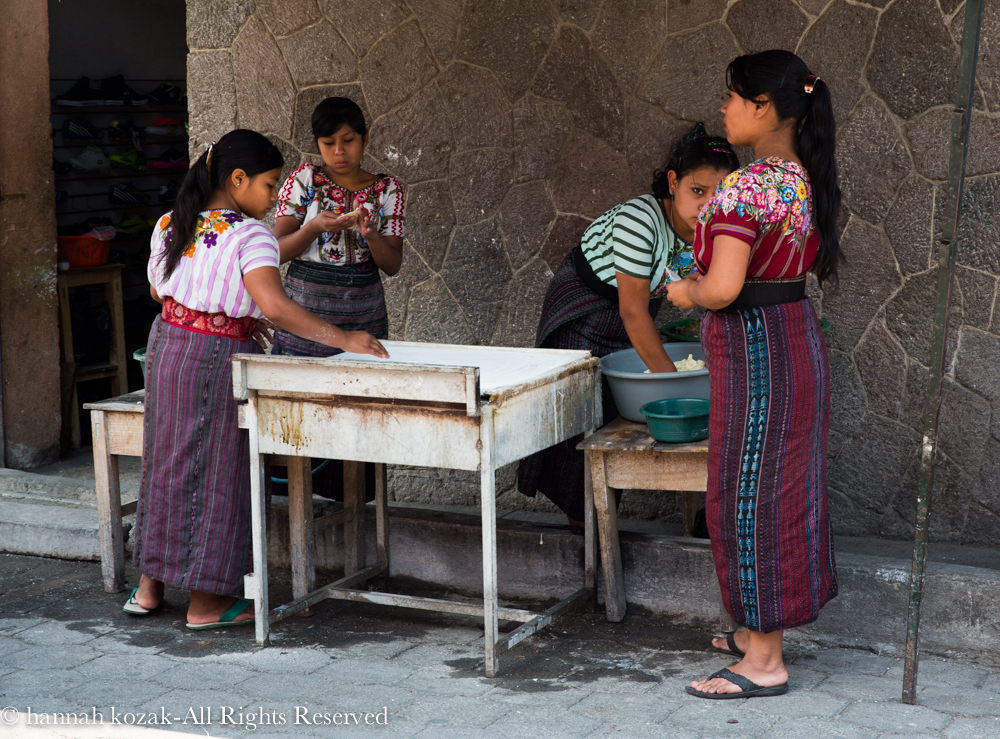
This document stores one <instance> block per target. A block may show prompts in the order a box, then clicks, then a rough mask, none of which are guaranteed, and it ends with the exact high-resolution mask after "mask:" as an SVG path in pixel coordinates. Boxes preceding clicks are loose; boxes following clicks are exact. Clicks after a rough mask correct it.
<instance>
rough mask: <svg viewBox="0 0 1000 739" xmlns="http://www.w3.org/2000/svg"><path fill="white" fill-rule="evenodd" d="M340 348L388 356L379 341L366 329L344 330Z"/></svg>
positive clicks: (382, 356)
mask: <svg viewBox="0 0 1000 739" xmlns="http://www.w3.org/2000/svg"><path fill="white" fill-rule="evenodd" d="M340 348H341V349H343V350H344V351H345V352H349V353H351V354H371V355H373V356H376V357H381V358H382V359H388V358H389V352H387V351H386V350H385V347H384V346H382V344H381V342H380V341H379V340H378V339H376V338H375V337H374V336H372V335H371V334H370V333H368V332H367V331H345V332H344V340H343V342H342V343H341V345H340Z"/></svg>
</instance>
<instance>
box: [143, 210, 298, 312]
mask: <svg viewBox="0 0 1000 739" xmlns="http://www.w3.org/2000/svg"><path fill="white" fill-rule="evenodd" d="M172 216H173V212H170V213H167V214H166V215H165V216H163V217H162V218H161V219H160V222H159V223H158V224H157V226H156V228H155V229H153V237H152V239H151V242H150V255H149V266H148V267H147V269H146V275H147V277H148V278H149V284H150V285H152V286H153V287H154V288H156V292H157V294H159V296H160V297H161V298H164V297H171V298H173V299H174V300H176V301H177V302H178V303H181V304H182V305H184V306H186V307H188V308H190V309H191V310H197V311H203V312H205V313H225V314H226V315H227V316H229V317H230V318H243V317H245V316H253V317H254V318H263V316H264V314H263V313H261V312H260V309H259V308H258V307H257V304H256V303H254V302H253V299H252V298H251V297H250V293H248V292H247V291H246V288H245V287H244V285H243V275H245V274H246V273H247V272H250V271H251V270H255V269H257V268H258V267H277V266H278V264H279V261H280V257H279V251H278V241H277V239H275V238H274V234H272V233H271V230H270V229H269V228H268V227H267V226H265V225H264V224H263V223H261V222H260V221H257V220H254V219H253V218H246V217H245V216H242V215H240V214H239V213H237V212H236V211H232V210H225V209H223V210H212V211H208V210H203V211H202V212H201V215H199V216H198V226H197V228H196V229H195V237H194V239H193V240H192V242H191V244H190V246H188V248H187V251H185V252H184V256H182V257H181V260H180V262H178V263H177V267H176V268H175V269H174V271H173V273H172V274H171V275H170V276H169V277H164V276H163V264H162V263H161V261H160V259H161V256H162V255H163V251H164V248H165V245H164V242H165V239H166V236H167V233H168V230H169V226H170V219H171V217H172Z"/></svg>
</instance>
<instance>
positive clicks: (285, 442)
mask: <svg viewBox="0 0 1000 739" xmlns="http://www.w3.org/2000/svg"><path fill="white" fill-rule="evenodd" d="M256 402H257V416H258V430H259V440H260V441H259V444H260V452H261V453H262V454H287V455H292V456H297V457H303V456H306V457H321V458H326V459H348V460H355V461H359V462H379V463H386V464H407V465H415V466H419V467H442V468H447V469H458V470H476V469H478V467H479V449H478V442H479V419H478V418H474V417H470V416H468V415H467V414H466V413H465V412H464V411H458V410H456V411H439V410H431V409H421V408H406V407H398V406H397V407H390V406H384V405H375V404H371V405H369V404H333V403H330V404H327V403H310V402H306V401H302V400H286V399H283V398H274V397H265V396H258V398H257V401H256Z"/></svg>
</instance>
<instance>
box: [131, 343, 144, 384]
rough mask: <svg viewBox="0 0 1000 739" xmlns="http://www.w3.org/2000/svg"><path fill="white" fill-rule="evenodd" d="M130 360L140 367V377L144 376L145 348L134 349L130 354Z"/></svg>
mask: <svg viewBox="0 0 1000 739" xmlns="http://www.w3.org/2000/svg"><path fill="white" fill-rule="evenodd" d="M132 359H134V360H135V361H137V362H138V363H139V364H141V365H142V376H143V377H145V376H146V347H142V348H141V349H136V350H135V351H134V352H132Z"/></svg>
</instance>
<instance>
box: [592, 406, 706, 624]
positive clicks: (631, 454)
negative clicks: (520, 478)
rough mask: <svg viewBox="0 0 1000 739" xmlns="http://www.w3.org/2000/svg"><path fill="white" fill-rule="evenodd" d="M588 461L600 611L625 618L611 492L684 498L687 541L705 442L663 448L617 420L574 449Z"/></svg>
mask: <svg viewBox="0 0 1000 739" xmlns="http://www.w3.org/2000/svg"><path fill="white" fill-rule="evenodd" d="M577 449H582V450H583V451H584V454H585V456H586V458H587V459H588V460H589V467H590V478H591V484H592V485H593V488H594V506H595V508H596V509H597V531H598V535H599V537H600V545H601V564H602V566H603V568H604V608H605V612H606V614H607V619H608V621H613V622H615V623H617V622H618V621H621V620H622V619H623V618H625V610H626V602H625V580H624V577H623V574H622V555H621V545H620V544H619V541H618V511H617V506H616V502H615V489H619V490H624V489H637V490H677V491H683V493H684V534H685V535H686V536H691V529H692V527H693V526H694V517H695V513H697V511H698V493H699V492H704V491H705V490H706V488H707V486H708V439H705V440H703V441H695V442H692V443H690V444H664V443H663V442H659V441H656V440H655V439H654V438H653V437H652V436H650V435H649V429H648V428H647V427H646V424H644V423H634V422H632V421H628V420H626V419H625V418H617V419H615V420H614V421H612V422H611V423H609V424H608V425H607V426H605V427H604V428H602V429H599V430H598V431H597V432H595V433H594V434H593V435H592V436H589V437H587V438H586V439H584V440H583V441H582V442H581V443H580V444H578V445H577Z"/></svg>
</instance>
